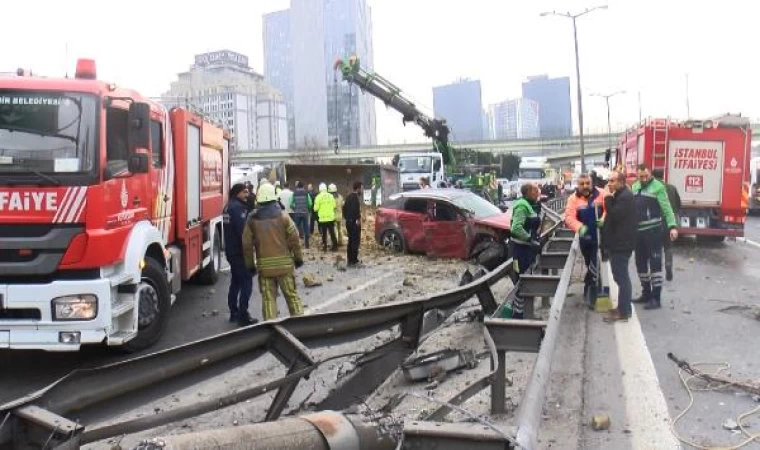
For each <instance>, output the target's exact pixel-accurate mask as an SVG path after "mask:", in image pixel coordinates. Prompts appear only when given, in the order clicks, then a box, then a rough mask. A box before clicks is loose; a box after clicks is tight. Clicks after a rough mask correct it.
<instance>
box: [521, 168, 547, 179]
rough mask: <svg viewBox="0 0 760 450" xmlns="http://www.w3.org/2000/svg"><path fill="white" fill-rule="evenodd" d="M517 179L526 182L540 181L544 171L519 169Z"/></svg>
mask: <svg viewBox="0 0 760 450" xmlns="http://www.w3.org/2000/svg"><path fill="white" fill-rule="evenodd" d="M519 177H520V178H523V179H526V180H540V179H541V178H544V169H520V175H519Z"/></svg>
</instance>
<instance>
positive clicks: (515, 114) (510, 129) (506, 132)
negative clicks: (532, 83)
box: [488, 98, 541, 140]
mask: <svg viewBox="0 0 760 450" xmlns="http://www.w3.org/2000/svg"><path fill="white" fill-rule="evenodd" d="M488 110H489V114H488V117H489V120H490V122H491V123H490V126H489V129H490V131H491V139H496V140H508V139H530V138H537V137H539V133H540V127H539V123H540V122H539V117H540V113H541V108H540V106H539V104H538V102H535V101H533V100H529V99H526V98H516V99H514V100H507V101H504V102H501V103H496V104H493V105H491V106H490V107H489V109H488Z"/></svg>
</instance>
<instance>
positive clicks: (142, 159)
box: [127, 153, 150, 174]
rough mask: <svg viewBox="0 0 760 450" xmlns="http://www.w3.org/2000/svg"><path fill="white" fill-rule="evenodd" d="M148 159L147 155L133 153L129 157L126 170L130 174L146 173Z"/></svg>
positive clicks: (148, 165)
mask: <svg viewBox="0 0 760 450" xmlns="http://www.w3.org/2000/svg"><path fill="white" fill-rule="evenodd" d="M149 167H150V158H149V157H148V155H147V153H133V154H131V155H129V160H128V161H127V170H129V172H130V173H132V174H137V173H148V169H149Z"/></svg>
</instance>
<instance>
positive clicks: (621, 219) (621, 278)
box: [601, 171, 638, 322]
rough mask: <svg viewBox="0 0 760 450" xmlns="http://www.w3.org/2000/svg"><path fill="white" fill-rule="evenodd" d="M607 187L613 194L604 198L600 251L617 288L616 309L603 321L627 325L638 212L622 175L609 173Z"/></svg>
mask: <svg viewBox="0 0 760 450" xmlns="http://www.w3.org/2000/svg"><path fill="white" fill-rule="evenodd" d="M607 188H608V189H609V191H610V192H611V193H612V194H611V195H608V196H607V197H605V198H604V205H605V209H606V214H605V217H604V220H603V221H602V224H601V225H602V246H603V251H605V252H606V253H607V255H609V261H610V268H611V269H612V278H613V279H614V280H615V283H617V285H618V307H617V309H615V310H612V311H610V313H609V314H608V315H607V316H606V317H605V318H604V321H605V322H617V321H624V322H627V321H628V319H629V318H630V317H631V314H632V310H631V296H632V294H633V292H632V291H633V289H632V287H631V276H630V274H629V272H628V265H629V263H630V260H631V254H632V253H633V250H634V249H635V248H636V236H637V233H638V215H637V214H638V213H637V209H636V204H635V199H634V198H633V193H632V192H631V190H630V189H629V188H628V185H627V184H626V177H625V173H623V172H617V171H616V172H612V173H611V174H610V180H609V183H608V184H607Z"/></svg>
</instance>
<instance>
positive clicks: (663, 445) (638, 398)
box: [604, 263, 681, 450]
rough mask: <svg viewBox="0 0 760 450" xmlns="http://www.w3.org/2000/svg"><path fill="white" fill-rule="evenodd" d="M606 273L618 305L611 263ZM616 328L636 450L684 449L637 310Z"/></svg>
mask: <svg viewBox="0 0 760 450" xmlns="http://www.w3.org/2000/svg"><path fill="white" fill-rule="evenodd" d="M604 269H605V271H607V273H608V279H609V282H610V298H611V299H612V300H613V301H614V303H615V304H617V296H618V287H617V284H615V281H614V280H613V279H612V271H611V269H610V265H609V263H604ZM632 281H633V280H632ZM613 326H614V327H615V341H616V344H617V352H618V360H619V361H620V370H621V373H622V384H623V399H624V400H625V409H626V415H627V418H628V425H629V429H630V430H631V433H630V436H631V441H632V444H633V445H632V447H633V449H634V450H638V449H642V450H646V449H652V448H657V449H663V450H667V449H680V448H681V444H680V442H679V441H678V439H676V437H675V436H673V433H672V432H671V431H670V424H671V422H672V419H671V417H670V413H669V412H668V404H667V402H666V401H665V395H664V394H663V392H662V387H661V386H660V381H659V379H658V378H657V371H656V370H655V368H654V362H653V361H652V355H651V354H650V352H649V348H648V347H647V343H646V339H645V338H644V333H643V332H642V330H641V322H639V317H638V315H637V314H636V308H635V307H634V308H633V314H632V315H631V318H630V319H628V323H625V322H622V323H616V324H614V325H613Z"/></svg>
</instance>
